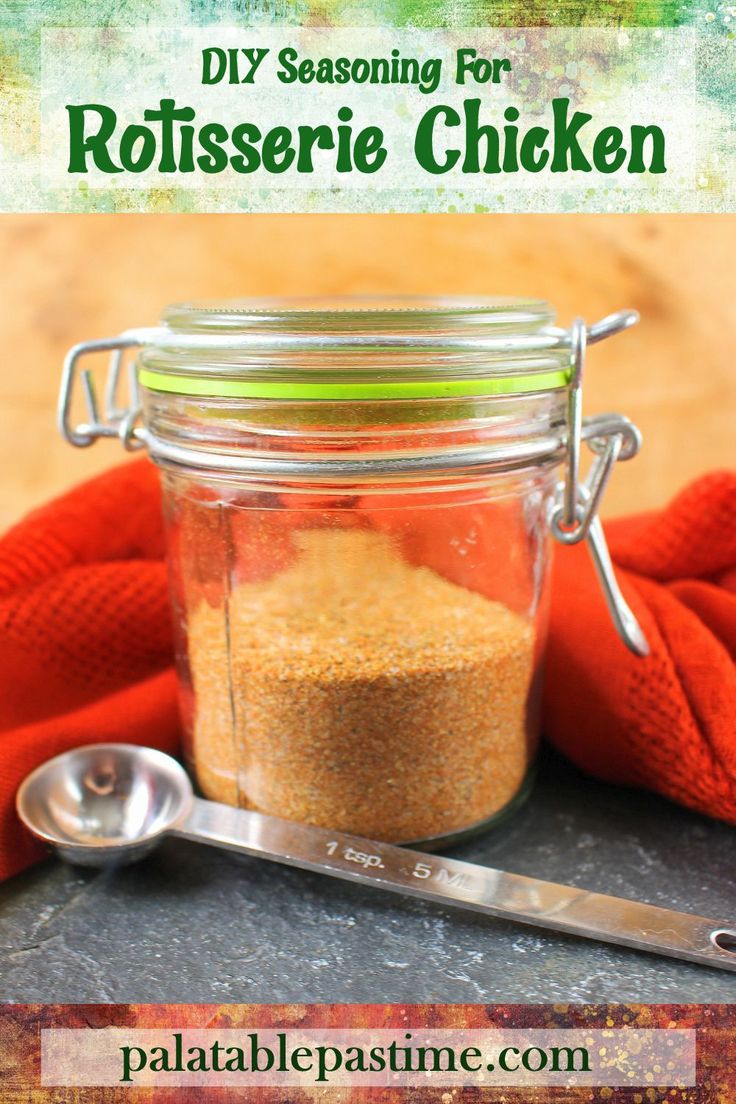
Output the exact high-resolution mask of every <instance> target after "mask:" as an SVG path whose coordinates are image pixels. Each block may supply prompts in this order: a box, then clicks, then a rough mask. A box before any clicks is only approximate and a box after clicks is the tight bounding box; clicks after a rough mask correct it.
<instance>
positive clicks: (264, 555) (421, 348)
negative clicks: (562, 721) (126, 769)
mask: <svg viewBox="0 0 736 1104" xmlns="http://www.w3.org/2000/svg"><path fill="white" fill-rule="evenodd" d="M634 320H635V316H634V315H632V314H631V313H629V314H621V315H616V316H611V318H609V319H605V320H604V321H603V322H602V323H600V324H598V326H597V327H591V328H590V329H589V330H587V329H586V328H585V327H584V325H583V324H582V323H580V322H578V323H576V324H575V325H574V326H573V328H572V330H571V331H564V330H561V329H558V328H556V327H555V326H554V325H553V314H552V311H551V309H550V307H549V306H548V305H547V304H546V303H543V302H539V301H531V300H529V301H527V300H521V299H495V300H488V301H473V302H465V301H456V300H404V301H402V300H399V301H386V302H384V301H380V300H368V301H367V302H359V301H356V300H337V301H334V302H333V301H312V300H304V301H300V300H294V301H283V302H268V301H250V302H249V301H243V302H236V303H222V304H204V305H185V306H177V307H172V308H170V309H169V310H168V311H167V312H166V313H165V315H164V318H163V322H162V325H161V326H160V327H159V328H157V329H155V330H136V331H128V332H127V333H126V334H123V335H122V336H121V337H119V338H114V339H110V340H107V341H102V342H89V343H86V344H85V345H81V346H77V347H75V349H73V350H72V351H71V353H70V356H69V358H68V360H67V364H66V369H65V373H64V382H63V388H62V396H61V407H60V417H61V426H62V430H63V432H64V433H65V435H66V436H67V438H68V439H69V440H70V441H71V442H72V443H73V444H76V445H87V444H90V443H92V441H93V440H95V439H97V438H98V437H100V436H110V435H112V434H116V435H118V436H119V437H120V438H121V440H122V441H123V442H124V443H125V444H126V445H127V447H130V448H133V447H145V448H147V449H148V451H149V453H150V455H151V457H152V459H153V460H154V461H155V462H156V463H157V464H158V465H159V467H160V469H161V477H162V487H163V501H164V511H165V518H166V527H167V533H168V558H169V569H170V579H171V594H172V604H173V611H174V626H175V634H176V645H177V646H176V651H177V666H178V671H179V677H180V686H181V701H182V715H183V721H184V730H185V756H186V760H187V763H188V765H189V768H190V770H191V772H192V774H193V777H194V778H195V780H196V783H197V785H198V787H199V789H200V790H201V792H202V793H203V794H204V795H205V796H207V797H210V798H213V799H216V800H219V801H223V802H227V803H230V804H234V805H242V806H246V807H248V808H253V809H257V810H259V811H261V812H265V813H270V814H274V815H277V816H281V817H286V818H288V819H294V820H299V821H306V822H309V823H313V824H320V825H324V826H326V827H332V828H335V829H341V830H344V831H349V832H354V833H356V834H360V835H366V836H371V837H373V838H376V839H381V840H390V841H398V842H404V843H408V842H411V843H417V842H422V843H424V844H426V845H430V846H434V845H438V844H440V843H446V842H448V841H449V840H453V839H456V838H458V837H460V836H463V835H465V834H466V833H468V832H472V831H475V830H476V829H477V828H479V827H483V826H485V825H488V824H490V823H492V822H494V821H496V820H498V819H499V818H500V817H502V816H504V815H505V814H507V813H508V812H509V810H510V809H512V808H514V807H515V806H516V805H517V804H518V803H519V802H520V800H522V799H523V797H524V795H525V793H526V792H527V788H528V785H529V780H530V776H531V772H532V768H533V763H534V756H535V750H536V746H537V742H538V735H539V728H540V717H539V700H540V684H541V677H542V668H543V658H544V645H545V636H546V631H547V607H548V590H549V575H550V570H549V569H550V544H551V536H552V534H554V536H556V537H557V538H558V539H559V540H561V541H562V542H563V543H573V542H575V541H577V540H581V539H587V540H588V542H589V545H590V547H591V551H592V552H593V555H594V558H595V560H596V566H597V568H598V571H599V575H600V577H601V581H602V583H603V585H604V592H605V595H606V599H607V600H608V603H609V606H610V608H611V611H612V614H613V615H614V620H615V621H616V624H617V627H618V628H619V631H620V632H621V635H622V636H623V638H624V640H625V642H626V643H627V644H628V645H629V646H630V647H631V648H632V649H633V650H635V651H638V652H641V653H643V652H644V651H645V650H646V643H645V641H644V640H643V638H642V636H641V632H640V630H639V628H638V626H637V625H636V622H635V621H634V619H633V616H632V615H631V612H630V610H629V609H628V607H627V606H626V604H625V602H624V601H623V598H622V597H621V594H620V592H619V591H618V588H617V586H616V583H615V579H614V578H613V575H612V572H611V567H610V560H609V559H608V557H607V553H606V549H605V543H604V540H603V535H602V530H601V528H600V524H599V522H598V520H597V513H596V512H597V507H598V503H599V500H600V496H601V494H602V491H603V488H604V486H605V482H606V480H607V478H608V475H609V474H610V470H611V468H612V466H613V463H614V462H615V461H616V460H617V459H621V458H628V457H629V456H631V455H633V454H634V453H635V452H636V450H637V448H638V444H639V439H638V433H637V431H636V430H635V428H634V427H633V426H631V424H630V423H629V422H628V421H627V420H626V419H624V418H621V417H618V416H606V417H603V418H598V419H587V420H583V419H582V418H581V413H580V410H581V380H582V366H583V360H584V353H585V346H586V341H590V340H598V339H600V338H602V337H605V336H607V335H608V334H609V333H613V332H615V331H616V330H618V329H621V328H624V327H625V326H626V325H628V324H630V322H631V321H634ZM134 347H138V348H139V352H138V356H137V360H136V363H135V364H134V365H131V369H132V371H131V373H130V386H129V395H128V398H127V401H126V402H125V403H122V404H121V403H120V401H119V400H118V398H117V394H116V392H117V390H118V387H119V385H120V381H121V377H122V374H123V373H122V362H123V358H124V356H125V351H126V350H127V349H129V348H134ZM106 350H110V351H112V354H113V355H112V361H111V368H110V373H109V378H108V382H107V390H106V394H107V403H106V411H105V415H104V417H101V416H100V415H99V413H98V410H97V403H96V399H95V396H94V388H93V385H92V381H91V376H90V375H89V374H88V373H85V372H83V373H82V378H83V384H84V391H85V397H86V401H87V404H88V417H87V420H86V421H85V422H84V423H82V424H80V425H74V424H73V420H72V408H73V403H74V400H73V391H74V381H75V376H76V373H77V367H78V363H79V360H80V358H81V357H82V356H83V355H86V354H87V353H90V352H95V351H106ZM584 439H585V440H588V442H589V443H590V444H591V446H592V448H593V451H594V453H595V459H594V462H593V465H592V468H591V471H590V474H589V476H588V479H587V480H586V481H585V482H581V481H580V479H579V474H578V470H579V464H580V444H581V441H582V440H584ZM561 469H562V470H561Z"/></svg>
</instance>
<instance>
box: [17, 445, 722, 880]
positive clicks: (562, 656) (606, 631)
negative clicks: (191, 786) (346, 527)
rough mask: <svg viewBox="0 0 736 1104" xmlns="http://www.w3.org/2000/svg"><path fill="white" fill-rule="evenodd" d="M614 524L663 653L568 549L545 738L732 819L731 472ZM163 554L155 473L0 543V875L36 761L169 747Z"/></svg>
mask: <svg viewBox="0 0 736 1104" xmlns="http://www.w3.org/2000/svg"><path fill="white" fill-rule="evenodd" d="M607 529H608V535H609V540H610V543H611V549H612V553H613V558H614V560H615V562H616V564H617V566H618V570H619V575H620V577H621V578H622V581H623V586H624V590H625V592H626V594H627V597H628V599H629V601H630V602H631V604H632V606H633V608H634V610H635V612H636V614H637V616H638V617H639V619H640V621H641V624H642V626H643V628H644V630H645V632H646V634H647V636H648V638H649V642H650V645H651V647H652V654H651V655H650V656H649V657H648V658H646V659H644V660H641V659H637V658H635V657H634V656H632V655H631V654H630V653H629V652H627V651H626V649H625V648H624V647H623V645H622V644H621V643H620V641H619V640H618V638H617V637H616V635H615V631H614V629H613V627H612V625H611V623H610V621H609V618H608V614H607V611H606V609H605V606H604V603H603V599H602V596H601V594H600V591H599V588H598V583H597V580H596V578H595V575H594V573H593V569H592V567H591V565H590V563H589V559H588V556H587V553H586V552H585V550H584V549H582V548H577V549H564V550H563V549H560V550H558V554H557V562H556V567H555V574H554V585H553V599H552V621H551V632H550V644H549V655H548V661H547V678H546V691H545V703H544V724H545V731H546V733H547V735H548V736H549V737H550V738H551V739H552V741H553V742H554V743H555V744H556V745H557V746H558V747H559V748H560V749H561V750H562V751H564V752H565V753H566V754H567V755H569V756H570V758H572V759H573V760H574V761H575V762H576V763H577V764H578V765H579V766H581V767H583V768H584V769H585V770H588V771H590V772H592V773H593V774H597V775H598V776H599V777H601V778H606V779H610V780H612V781H617V782H627V783H634V784H636V785H642V786H648V787H650V788H652V789H654V790H658V791H659V792H660V793H663V794H666V795H667V796H668V797H672V798H674V799H675V800H676V801H680V802H682V803H683V804H685V805H689V806H691V807H693V808H696V809H700V810H701V811H703V812H706V813H709V814H711V815H712V816H717V817H721V818H724V819H726V820H730V821H733V822H736V667H735V665H734V658H735V656H736V475H734V474H731V473H715V474H713V475H710V476H706V477H704V478H702V479H700V480H698V481H697V482H696V483H694V484H693V485H692V486H690V487H689V488H688V489H686V490H685V491H684V492H683V493H682V494H681V495H679V496H678V497H677V498H676V499H675V501H674V502H673V503H672V504H671V505H670V506H669V507H668V508H667V509H666V510H664V511H662V512H661V513H659V514H654V515H649V516H647V517H638V518H631V519H625V520H623V521H619V522H615V523H613V524H611V525H609V526H608V527H607ZM438 543H441V542H438ZM425 552H426V549H425ZM417 554H419V553H417ZM163 555H164V541H163V528H162V524H161V510H160V494H159V489H158V479H157V475H156V472H155V469H154V468H153V466H152V465H151V464H150V463H149V462H148V461H147V460H141V461H136V462H134V463H132V464H126V465H124V466H122V467H119V468H115V469H113V470H112V471H110V472H108V473H107V474H105V475H103V476H100V477H99V478H98V479H95V480H92V481H91V482H89V483H86V484H84V485H83V486H81V487H78V488H77V489H75V490H74V491H72V492H71V493H70V494H67V495H65V496H64V497H62V498H60V499H58V500H56V501H55V502H52V503H50V504H49V505H48V506H46V507H44V508H43V509H41V510H37V511H36V512H35V513H33V514H31V515H30V516H29V517H27V518H26V519H25V520H24V521H22V522H21V523H20V524H19V525H17V526H15V528H13V529H11V530H10V532H8V533H7V534H6V535H5V537H4V538H3V539H2V540H0V878H3V877H8V876H9V875H10V874H13V873H14V872H16V871H18V870H20V869H22V868H23V867H24V866H26V865H28V863H30V862H31V861H32V860H33V859H34V858H36V857H37V856H38V855H39V854H40V853H41V852H40V849H39V848H37V847H36V845H35V844H34V843H32V841H31V840H30V839H29V838H28V837H27V835H26V834H25V832H24V831H23V830H22V828H21V826H20V824H19V823H18V821H17V819H16V816H15V812H14V800H15V791H16V789H17V787H18V785H19V783H20V782H21V780H22V779H23V777H24V776H25V774H26V773H27V772H28V771H30V770H31V769H32V768H33V767H34V766H36V765H38V764H39V763H41V762H43V761H44V760H45V759H47V758H49V757H50V756H52V755H56V754H59V753H60V752H61V751H64V750H66V749H67V748H70V747H73V746H75V745H79V744H83V743H94V742H97V741H100V740H123V741H129V742H133V743H138V744H150V745H153V746H156V747H161V748H163V749H165V750H168V751H174V750H175V749H176V747H177V744H178V738H179V721H178V714H177V704H176V686H175V679H174V675H173V671H172V669H171V659H172V642H171V630H170V623H169V608H168V596H167V588H166V573H165V567H164V563H163ZM440 569H441V568H440Z"/></svg>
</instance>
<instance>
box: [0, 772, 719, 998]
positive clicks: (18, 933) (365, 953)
mask: <svg viewBox="0 0 736 1104" xmlns="http://www.w3.org/2000/svg"><path fill="white" fill-rule="evenodd" d="M735 844H736V830H735V829H732V828H729V827H727V826H725V825H723V824H718V823H715V822H712V821H708V820H706V819H704V818H702V817H699V816H696V815H694V814H692V813H689V812H686V811H684V810H682V809H679V808H676V807H675V806H674V805H670V804H668V803H667V802H665V801H662V800H660V799H658V798H655V797H652V796H651V795H649V794H645V793H639V792H635V791H631V790H625V789H619V788H616V787H611V786H604V785H601V784H598V783H596V782H593V781H590V780H589V779H586V778H583V777H582V776H581V775H579V774H577V773H576V772H575V771H573V770H572V769H571V768H570V767H569V766H567V765H566V764H565V763H563V762H562V761H561V760H559V759H558V758H556V757H554V756H552V755H550V754H549V753H548V754H547V756H546V758H545V761H544V763H543V765H542V769H541V772H540V778H539V781H538V783H537V786H536V789H535V790H534V792H533V794H532V797H531V799H530V800H529V802H528V803H527V805H526V806H525V807H524V808H523V809H522V810H521V811H520V812H519V813H517V814H516V815H515V816H514V817H513V818H512V819H510V820H508V821H507V822H506V823H505V824H502V825H500V826H499V827H497V828H496V829H495V830H493V831H491V832H487V833H486V834H485V835H483V836H481V837H479V838H477V839H476V840H473V841H472V842H471V843H467V844H464V845H463V846H462V847H457V848H455V849H454V851H453V852H452V853H453V854H454V855H455V856H457V857H458V858H464V859H470V860H473V861H475V862H480V863H487V864H489V865H493V866H500V867H502V868H505V869H508V870H512V871H515V872H518V873H523V874H529V875H533V876H537V877H543V878H547V879H549V880H553V881H563V882H564V881H567V882H572V883H574V884H576V885H580V886H584V887H585V888H589V889H592V890H597V891H600V892H604V893H612V894H615V895H618V896H622V897H634V898H639V899H642V900H647V901H650V902H652V903H654V904H658V905H663V906H667V907H673V908H677V909H681V910H684V911H692V912H700V913H701V914H703V915H707V916H713V917H724V916H725V917H728V916H732V915H734V913H735V912H736V894H735V893H734V873H733V871H734V863H733V854H734V845H735ZM0 999H2V1000H4V1001H18V1002H36V1001H54V1002H91V1001H112V1002H120V1003H133V1002H194V1003H196V1002H207V1003H209V1002H214V1003H227V1002H264V1003H267V1002H271V1003H273V1002H292V1001H298V1002H330V1001H335V1002H381V1003H382V1002H414V1003H416V1002H425V1001H428V1002H491V1001H501V1002H503V1001H505V1002H565V1001H574V1002H590V1001H592V1002H606V1001H614V1002H616V1001H622V1002H624V1001H634V1002H643V1003H656V1002H662V1003H669V1002H696V1003H700V1002H703V1003H705V1002H723V1001H728V1002H732V1001H736V975H734V974H730V973H726V972H725V971H720V970H715V969H710V968H706V967H701V966H696V965H690V964H685V963H679V962H676V961H674V960H671V959H667V958H658V957H655V956H653V955H647V954H641V953H637V952H633V951H627V950H623V949H617V948H614V947H607V946H605V945H603V944H596V943H592V942H587V941H584V940H579V939H574V938H569V937H565V936H558V935H554V934H551V933H545V932H543V931H541V930H539V929H535V928H530V927H522V926H520V925H517V924H512V923H508V922H505V921H499V920H492V919H487V918H482V917H479V916H477V915H474V914H473V913H466V912H462V911H459V910H456V909H452V908H441V907H438V906H437V905H434V904H430V903H428V902H422V901H418V900H414V899H412V900H410V899H407V898H402V897H399V896H396V895H393V894H387V893H380V892H378V891H376V890H371V889H370V888H364V887H360V886H357V885H351V884H348V883H345V882H339V881H334V880H329V879H327V878H324V877H320V876H319V875H316V874H307V873H304V872H302V871H298V870H293V869H289V868H286V867H279V866H276V865H273V864H269V863H266V862H263V861H259V860H255V859H245V858H237V857H233V856H229V855H227V854H225V853H221V852H217V851H215V850H212V849H210V848H206V847H202V846H198V845H194V844H189V843H184V842H181V841H173V840H172V841H169V842H167V843H165V844H164V845H163V846H162V847H161V848H160V849H159V850H158V851H157V852H156V853H155V854H154V855H152V856H151V857H149V858H148V859H146V860H145V861H143V862H141V863H139V864H138V865H137V866H130V867H127V868H123V869H120V870H117V871H114V872H110V871H106V872H95V871H82V870H78V869H72V868H70V867H67V866H63V865H62V864H61V863H59V862H56V861H54V860H50V861H48V862H46V863H44V864H42V865H41V866H39V867H37V868H36V869H34V870H31V871H29V872H28V873H26V874H23V875H21V876H19V877H17V878H14V879H12V880H11V881H10V882H8V883H6V884H5V885H3V886H2V887H0Z"/></svg>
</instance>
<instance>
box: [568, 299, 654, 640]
mask: <svg viewBox="0 0 736 1104" xmlns="http://www.w3.org/2000/svg"><path fill="white" fill-rule="evenodd" d="M638 321H639V315H638V314H637V313H636V311H619V312H618V313H617V314H611V315H608V317H606V318H603V319H602V320H601V321H600V322H597V323H595V325H593V326H590V327H586V325H585V323H584V322H583V320H582V319H581V318H576V319H575V321H574V322H573V324H572V326H571V328H570V356H571V375H570V385H569V392H568V402H567V432H566V439H565V478H564V480H563V481H562V482H561V483H559V484H558V486H557V492H556V495H555V505H554V506H553V508H552V511H551V514H550V519H549V524H550V528H551V530H552V534H553V536H554V537H555V538H556V540H558V541H559V542H560V544H578V543H579V542H580V541H582V540H584V541H585V542H586V543H587V545H588V551H589V552H590V555H591V557H592V560H593V564H594V566H595V570H596V574H597V575H598V579H599V581H600V584H601V587H602V589H603V594H604V596H605V599H606V605H607V606H608V609H609V612H610V614H611V619H612V620H613V623H614V625H615V626H616V631H617V632H618V634H619V636H620V637H621V639H622V640H623V642H624V644H625V645H626V647H627V648H629V649H630V651H632V652H633V653H634V654H635V655H638V656H646V655H649V644H648V643H647V640H646V637H645V636H644V633H643V631H642V628H641V626H640V624H639V622H638V621H637V619H636V617H635V616H634V613H633V611H632V609H631V607H630V606H629V604H628V602H627V601H626V599H625V598H624V596H623V594H622V593H621V588H620V587H619V585H618V582H617V580H616V575H615V573H614V570H613V564H612V562H611V556H610V553H609V551H608V545H607V543H606V537H605V534H604V532H603V526H602V525H601V522H600V518H599V517H598V509H599V507H600V504H601V500H602V498H603V493H604V491H605V489H606V486H607V484H608V480H609V479H610V476H611V472H612V470H613V466H614V464H615V463H616V462H617V461H619V460H629V459H631V457H632V456H636V454H637V452H638V451H639V449H640V447H641V434H640V432H639V430H638V429H637V428H636V426H635V425H633V423H632V422H630V421H629V420H628V419H627V418H623V417H619V416H617V417H616V418H611V419H610V420H609V422H608V424H606V423H605V422H604V420H602V419H596V429H595V435H594V436H591V435H589V433H586V432H585V428H586V427H585V425H584V419H583V416H582V396H583V389H582V383H583V369H584V367H585V354H586V350H587V346H588V343H594V342H596V341H603V340H604V339H605V338H606V337H611V336H613V335H614V334H616V333H620V332H621V330H625V329H628V328H629V326H633V325H634V324H635V323H636V322H638ZM584 438H585V439H586V440H587V443H588V446H589V448H590V449H591V451H592V452H593V453H594V460H593V463H592V464H591V467H590V471H589V472H588V475H587V477H586V478H585V479H584V480H581V479H580V451H581V444H582V441H583V439H584Z"/></svg>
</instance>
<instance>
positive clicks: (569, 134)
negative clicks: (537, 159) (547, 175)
mask: <svg viewBox="0 0 736 1104" xmlns="http://www.w3.org/2000/svg"><path fill="white" fill-rule="evenodd" d="M569 106H570V101H569V100H568V99H562V98H558V99H555V100H553V101H552V116H553V119H554V140H553V143H552V145H553V149H554V154H553V156H552V164H551V165H550V169H551V171H552V172H567V171H568V169H577V170H579V171H581V172H590V171H591V166H590V162H589V161H588V159H587V157H586V156H585V154H584V153H583V151H582V150H581V148H580V144H579V142H578V134H579V133H580V131H581V130H582V128H583V127H584V126H585V124H586V123H589V122H590V120H591V119H592V118H593V116H592V115H589V114H588V112H587V111H575V112H574V113H573V114H572V116H571V117H570V118H569V119H568V115H567V112H568V108H569ZM568 156H569V164H568Z"/></svg>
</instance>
